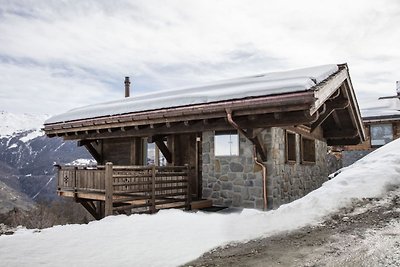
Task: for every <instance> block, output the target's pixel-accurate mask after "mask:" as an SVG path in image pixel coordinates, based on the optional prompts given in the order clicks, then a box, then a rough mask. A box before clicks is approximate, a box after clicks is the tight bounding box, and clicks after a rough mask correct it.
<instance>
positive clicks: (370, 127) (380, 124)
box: [369, 123, 394, 147]
mask: <svg viewBox="0 0 400 267" xmlns="http://www.w3.org/2000/svg"><path fill="white" fill-rule="evenodd" d="M382 126H390V129H391V131H392V137H391V140H390V141H389V142H385V143H384V144H372V141H373V138H372V127H382ZM369 135H370V145H371V147H381V146H384V145H386V144H388V143H390V142H391V141H393V140H394V129H393V123H377V124H370V125H369ZM375 140H378V139H375ZM383 140H384V141H385V139H383Z"/></svg>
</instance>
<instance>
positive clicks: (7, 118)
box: [0, 111, 49, 142]
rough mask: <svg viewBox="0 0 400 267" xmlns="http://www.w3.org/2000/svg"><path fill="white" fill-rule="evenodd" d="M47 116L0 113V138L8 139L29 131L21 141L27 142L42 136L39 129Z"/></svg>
mask: <svg viewBox="0 0 400 267" xmlns="http://www.w3.org/2000/svg"><path fill="white" fill-rule="evenodd" d="M48 117H49V116H48V115H31V114H13V113H10V112H7V111H0V137H9V136H13V135H15V134H18V133H21V132H27V131H29V134H28V135H26V136H24V139H23V141H25V142H27V141H29V140H30V139H33V138H35V137H37V136H41V135H43V134H42V132H41V130H40V129H41V128H42V127H43V122H44V121H45V120H46V119H47V118H48Z"/></svg>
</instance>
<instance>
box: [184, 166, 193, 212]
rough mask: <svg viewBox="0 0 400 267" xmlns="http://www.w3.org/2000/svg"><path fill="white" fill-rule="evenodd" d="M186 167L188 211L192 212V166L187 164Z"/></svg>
mask: <svg viewBox="0 0 400 267" xmlns="http://www.w3.org/2000/svg"><path fill="white" fill-rule="evenodd" d="M185 167H186V183H187V188H186V190H187V192H186V210H190V203H191V202H192V192H191V190H190V179H189V178H190V177H189V176H190V166H189V164H185Z"/></svg>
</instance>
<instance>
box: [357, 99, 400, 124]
mask: <svg viewBox="0 0 400 267" xmlns="http://www.w3.org/2000/svg"><path fill="white" fill-rule="evenodd" d="M361 116H362V118H363V120H364V121H384V120H400V100H399V98H397V97H393V98H381V99H379V100H378V101H377V102H374V104H373V105H372V106H370V107H367V108H363V109H361Z"/></svg>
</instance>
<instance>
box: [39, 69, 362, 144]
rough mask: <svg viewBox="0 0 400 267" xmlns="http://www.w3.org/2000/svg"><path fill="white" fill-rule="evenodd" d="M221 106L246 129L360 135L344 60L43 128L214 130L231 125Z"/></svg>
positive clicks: (61, 132) (57, 119)
mask: <svg viewBox="0 0 400 267" xmlns="http://www.w3.org/2000/svg"><path fill="white" fill-rule="evenodd" d="M227 109H229V110H231V111H232V113H233V115H234V116H235V118H236V119H237V120H238V121H239V122H240V123H241V124H242V125H243V127H247V128H249V127H270V126H294V125H306V126H308V127H309V129H310V131H313V130H315V129H316V128H317V127H322V128H324V129H327V130H329V132H330V135H329V136H330V139H329V140H333V142H335V140H341V141H340V142H346V140H347V141H350V139H351V140H352V141H351V142H352V143H354V142H356V141H360V140H362V139H363V138H364V132H363V127H362V122H361V117H360V114H359V110H358V104H357V101H356V99H355V95H354V91H353V88H352V86H351V81H350V78H349V75H348V70H347V65H324V66H318V67H312V68H306V69H300V70H294V71H287V72H275V73H268V74H263V75H257V76H251V77H245V78H240V79H233V80H227V81H222V82H219V83H213V84H208V85H205V86H201V87H196V88H189V89H180V90H173V91H163V92H156V93H153V94H147V95H142V96H138V97H132V98H127V99H122V100H119V101H112V102H107V103H102V104H98V105H92V106H87V107H83V108H78V109H74V110H71V111H69V112H66V113H64V114H60V115H57V116H54V117H52V118H50V119H49V120H47V121H46V122H45V128H44V130H45V132H46V134H47V135H49V136H55V135H58V136H64V138H68V139H96V138H106V136H108V137H112V136H115V137H119V136H124V135H126V136H128V133H127V132H129V136H132V135H137V136H145V135H152V134H155V133H160V134H169V133H179V132H191V131H192V132H193V131H201V130H218V129H225V128H230V127H231V126H230V125H229V124H228V123H227V122H226V120H225V118H226V110H227ZM338 114H339V115H338ZM179 123H183V125H181V124H179ZM173 124H174V125H173ZM177 124H179V125H177ZM171 125H173V126H174V127H171ZM332 125H333V126H332ZM335 127H336V128H343V127H345V128H346V130H348V133H349V134H348V135H343V132H342V133H341V136H340V137H338V136H335V134H333V133H334V132H335V131H336V130H337V129H336V128H335ZM339 130H340V129H339ZM104 131H106V132H104ZM116 132H118V134H115V133H116ZM121 132H123V133H121ZM329 140H328V141H329ZM340 142H339V143H340ZM328 143H329V142H328ZM335 143H338V141H336V142H335Z"/></svg>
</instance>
